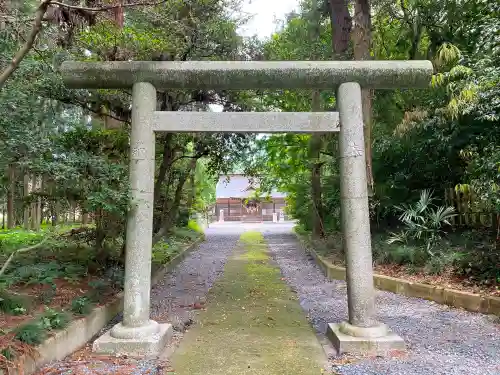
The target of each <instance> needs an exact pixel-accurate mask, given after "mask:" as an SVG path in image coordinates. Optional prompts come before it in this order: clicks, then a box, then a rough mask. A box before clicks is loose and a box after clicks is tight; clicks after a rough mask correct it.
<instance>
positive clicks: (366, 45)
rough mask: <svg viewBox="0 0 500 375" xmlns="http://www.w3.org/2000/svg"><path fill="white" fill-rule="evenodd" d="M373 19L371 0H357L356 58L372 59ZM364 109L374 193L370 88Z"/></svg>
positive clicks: (368, 176) (370, 185)
mask: <svg viewBox="0 0 500 375" xmlns="http://www.w3.org/2000/svg"><path fill="white" fill-rule="evenodd" d="M371 27H372V20H371V14H370V1H369V0H355V5H354V30H353V33H352V40H353V44H354V59H355V60H370V59H371V55H370V48H371V42H372V35H371ZM361 98H362V103H363V105H362V110H363V122H364V136H365V156H366V179H367V183H368V193H369V195H371V194H373V186H374V181H373V173H372V92H371V90H369V89H362V91H361Z"/></svg>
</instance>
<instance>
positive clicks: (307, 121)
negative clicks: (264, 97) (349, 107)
mask: <svg viewBox="0 0 500 375" xmlns="http://www.w3.org/2000/svg"><path fill="white" fill-rule="evenodd" d="M153 130H154V131H166V132H179V133H185V132H187V133H190V132H220V133H288V132H293V133H317V132H319V133H328V132H338V131H339V114H338V113H337V112H187V111H179V112H160V111H158V112H155V114H154V124H153Z"/></svg>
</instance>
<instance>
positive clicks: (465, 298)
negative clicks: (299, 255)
mask: <svg viewBox="0 0 500 375" xmlns="http://www.w3.org/2000/svg"><path fill="white" fill-rule="evenodd" d="M294 233H295V235H296V237H297V239H298V240H299V242H300V244H301V246H302V248H303V249H304V250H305V251H306V252H307V253H309V254H310V255H311V256H312V257H313V259H314V261H315V262H316V264H317V265H318V267H319V268H320V269H321V271H322V272H323V274H324V275H325V276H326V277H327V278H328V279H329V280H345V278H346V269H345V267H341V266H336V265H334V264H332V263H330V262H329V261H328V260H326V259H325V258H323V257H322V256H321V255H319V254H318V253H317V252H316V250H314V248H313V245H312V244H311V243H310V241H309V240H308V239H307V238H306V237H305V236H304V235H300V234H298V233H297V232H296V231H294ZM373 283H374V285H375V287H376V288H377V289H379V290H384V291H387V292H392V293H396V294H401V295H404V296H406V297H416V298H422V299H426V300H429V301H434V302H436V303H439V304H444V305H448V306H452V307H456V308H462V309H464V310H467V311H471V312H479V313H482V314H489V315H496V316H500V298H499V297H492V296H483V295H480V294H476V293H470V292H463V291H460V290H455V289H449V288H445V287H441V286H435V285H429V284H422V283H414V282H411V281H407V280H404V279H400V278H396V277H390V276H385V275H380V274H376V273H375V274H374V275H373Z"/></svg>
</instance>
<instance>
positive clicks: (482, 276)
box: [456, 246, 500, 285]
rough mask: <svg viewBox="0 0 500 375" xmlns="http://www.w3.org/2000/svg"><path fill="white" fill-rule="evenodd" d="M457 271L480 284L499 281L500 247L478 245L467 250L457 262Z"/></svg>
mask: <svg viewBox="0 0 500 375" xmlns="http://www.w3.org/2000/svg"><path fill="white" fill-rule="evenodd" d="M456 270H457V272H458V273H459V274H460V275H464V276H468V277H469V279H470V280H472V281H475V282H478V283H480V284H487V285H491V284H493V285H494V284H498V283H500V249H495V248H494V247H491V248H490V247H486V246H484V247H479V248H476V249H470V250H467V251H466V252H464V253H463V254H462V256H461V257H460V259H459V260H458V262H457V267H456Z"/></svg>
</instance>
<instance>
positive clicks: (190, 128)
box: [61, 61, 433, 356]
mask: <svg viewBox="0 0 500 375" xmlns="http://www.w3.org/2000/svg"><path fill="white" fill-rule="evenodd" d="M61 71H62V75H63V79H64V82H65V83H66V85H67V86H68V87H72V88H87V89H97V88H106V89H123V88H127V89H128V88H130V87H132V132H131V139H130V142H131V145H130V147H131V151H130V184H131V191H132V200H133V208H132V209H131V211H130V213H129V217H128V221H127V243H126V261H125V290H124V293H125V298H124V311H123V321H122V322H121V323H118V324H117V325H115V326H114V327H113V328H112V329H111V330H110V331H109V332H107V333H106V334H104V335H103V336H101V337H100V338H98V339H97V340H96V341H95V342H94V346H93V349H94V351H97V352H101V353H107V354H116V355H119V354H126V355H144V356H151V355H156V354H158V353H159V352H160V351H161V350H162V349H163V347H164V346H165V345H166V343H167V341H168V340H169V339H170V337H171V335H172V327H171V325H170V324H158V323H157V322H155V321H153V320H150V288H151V249H152V235H153V233H152V223H153V186H154V177H155V159H154V157H155V132H161V131H164V132H259V133H280V132H294V133H327V132H340V140H339V149H340V155H339V157H340V174H341V205H342V207H341V213H342V231H343V235H344V246H345V252H346V264H347V296H348V309H349V317H348V321H346V322H342V323H339V324H334V323H331V324H329V325H328V332H327V334H328V336H329V338H330V339H331V340H332V342H333V344H334V346H335V347H336V348H337V350H339V351H348V352H378V353H383V352H385V351H387V350H388V349H392V348H401V347H404V342H403V340H402V339H401V338H400V337H399V336H397V335H396V334H394V333H393V332H391V330H390V329H389V328H388V327H387V326H386V325H385V324H383V323H380V322H378V321H377V320H376V318H375V291H374V286H373V270H372V251H371V237H370V222H369V212H368V196H367V182H366V165H365V148H364V137H363V119H362V110H361V87H364V88H373V89H395V88H418V87H422V88H424V87H427V86H428V85H429V83H430V79H431V76H432V72H433V68H432V64H431V62H429V61H272V62H266V61H234V62H233V61H188V62H149V61H132V62H65V63H63V65H62V67H61ZM332 88H337V90H338V95H337V103H338V110H339V112H338V113H337V112H335V113H333V112H314V113H304V112H301V113H283V112H281V113H280V112H272V113H257V112H247V113H241V112H238V113H215V112H158V111H156V89H233V90H244V89H332Z"/></svg>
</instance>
